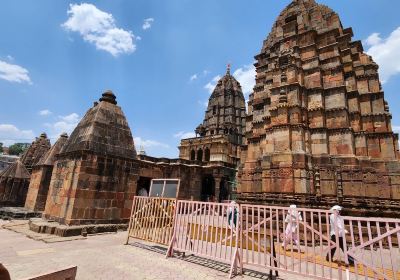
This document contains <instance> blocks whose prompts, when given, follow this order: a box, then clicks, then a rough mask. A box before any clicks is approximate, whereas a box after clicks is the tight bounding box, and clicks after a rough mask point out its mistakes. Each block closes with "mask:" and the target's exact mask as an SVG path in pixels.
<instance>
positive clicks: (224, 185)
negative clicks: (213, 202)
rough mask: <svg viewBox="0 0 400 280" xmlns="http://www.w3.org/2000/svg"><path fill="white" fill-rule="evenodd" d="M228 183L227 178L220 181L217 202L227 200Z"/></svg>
mask: <svg viewBox="0 0 400 280" xmlns="http://www.w3.org/2000/svg"><path fill="white" fill-rule="evenodd" d="M228 184H229V182H228V179H227V178H223V179H222V180H221V183H220V186H219V202H221V201H223V200H228V199H229V185H228Z"/></svg>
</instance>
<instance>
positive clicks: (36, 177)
mask: <svg viewBox="0 0 400 280" xmlns="http://www.w3.org/2000/svg"><path fill="white" fill-rule="evenodd" d="M67 140H68V134H67V133H63V134H61V136H60V138H58V140H57V141H56V143H54V145H53V147H51V149H50V150H48V151H47V153H46V154H45V155H44V156H43V157H42V158H41V159H40V160H39V162H38V163H37V164H36V165H34V166H33V168H32V176H31V181H30V183H29V189H28V194H27V197H26V201H25V208H27V209H28V210H31V211H43V210H44V207H45V205H46V199H47V193H48V191H49V186H50V180H51V174H52V172H53V167H54V162H55V161H56V155H58V154H59V153H60V151H61V149H62V148H63V147H64V145H65V143H66V142H67Z"/></svg>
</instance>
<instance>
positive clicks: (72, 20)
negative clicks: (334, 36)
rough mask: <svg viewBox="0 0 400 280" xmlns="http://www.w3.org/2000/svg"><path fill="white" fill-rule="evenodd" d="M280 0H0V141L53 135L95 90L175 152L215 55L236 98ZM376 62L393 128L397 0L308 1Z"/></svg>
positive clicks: (143, 133) (162, 148) (138, 129)
mask: <svg viewBox="0 0 400 280" xmlns="http://www.w3.org/2000/svg"><path fill="white" fill-rule="evenodd" d="M290 2H291V1H290V0H279V1H277V0H248V1H239V0H201V1H198V0H197V1H195V0H135V1H129V0H113V1H106V0H100V1H89V0H88V1H83V2H74V1H61V0H58V1H54V0H37V1H26V0H24V1H23V0H3V1H2V8H1V9H0V142H3V143H5V145H10V144H12V143H15V142H31V141H32V140H33V139H34V138H35V137H36V136H38V135H40V133H42V132H46V133H47V135H48V136H49V137H50V138H51V141H52V142H53V143H54V142H55V140H56V139H57V138H58V136H59V135H60V134H61V133H62V132H64V131H65V132H68V133H71V132H72V130H73V129H74V128H75V126H76V125H77V123H78V122H79V120H80V119H81V118H82V117H83V116H84V114H85V112H86V111H87V110H88V109H89V108H90V107H91V106H92V105H93V102H94V101H97V100H98V99H99V98H100V97H101V94H102V93H103V92H104V91H105V90H107V89H111V90H112V91H113V92H114V93H115V95H116V96H117V102H118V105H119V106H121V107H122V110H123V111H124V113H125V116H126V118H127V120H128V123H129V126H130V128H131V130H132V134H133V136H134V140H135V145H136V146H137V149H139V147H140V146H142V147H143V148H144V150H145V151H146V153H147V154H148V155H151V156H156V157H172V158H175V157H178V153H179V151H178V149H177V147H178V145H179V142H180V139H181V138H187V137H192V136H194V132H193V131H194V129H195V128H196V126H197V125H199V124H200V123H201V122H202V121H203V118H204V111H205V109H206V105H207V101H208V98H209V96H210V92H211V91H212V89H213V87H214V86H215V83H216V81H217V80H218V78H219V77H221V76H222V75H224V73H225V71H226V65H227V64H228V63H229V64H231V68H232V70H231V72H232V73H233V74H234V76H235V77H236V78H237V79H238V80H239V82H240V83H241V84H242V88H243V91H244V94H245V97H246V99H247V98H248V94H249V93H250V92H251V90H252V87H253V86H254V75H255V72H254V67H253V66H252V65H253V63H254V56H255V55H257V54H258V53H259V52H260V50H261V46H262V42H263V40H264V39H265V38H266V37H267V36H268V33H269V32H270V30H271V27H272V25H273V24H274V22H275V19H276V18H277V16H278V15H279V13H280V12H281V11H282V10H283V9H284V8H285V7H286V5H288V4H289V3H290ZM319 2H320V3H323V4H326V5H328V6H329V7H331V8H332V9H334V10H335V11H336V12H338V13H339V15H340V17H341V20H342V24H343V26H344V27H352V28H353V31H354V34H355V36H354V38H353V39H354V40H362V41H363V44H364V49H365V51H366V52H368V53H369V54H371V55H372V56H373V58H374V59H375V60H376V61H377V63H378V64H379V65H380V70H379V71H380V75H381V80H382V81H383V88H384V91H385V98H386V100H387V101H388V102H389V106H390V110H391V113H392V114H393V120H392V125H393V128H394V130H396V131H398V132H400V108H399V107H400V106H399V104H400V103H399V95H398V94H399V89H400V51H399V50H400V18H399V17H398V11H399V10H400V1H396V0H379V1H377V0H351V1H348V0H320V1H319Z"/></svg>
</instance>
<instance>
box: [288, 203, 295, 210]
mask: <svg viewBox="0 0 400 280" xmlns="http://www.w3.org/2000/svg"><path fill="white" fill-rule="evenodd" d="M289 208H292V209H296V208H297V206H296V205H295V204H292V205H290V206H289Z"/></svg>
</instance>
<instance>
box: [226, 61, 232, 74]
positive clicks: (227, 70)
mask: <svg viewBox="0 0 400 280" xmlns="http://www.w3.org/2000/svg"><path fill="white" fill-rule="evenodd" d="M226 74H227V75H230V74H231V64H230V63H228V65H227V66H226Z"/></svg>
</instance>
